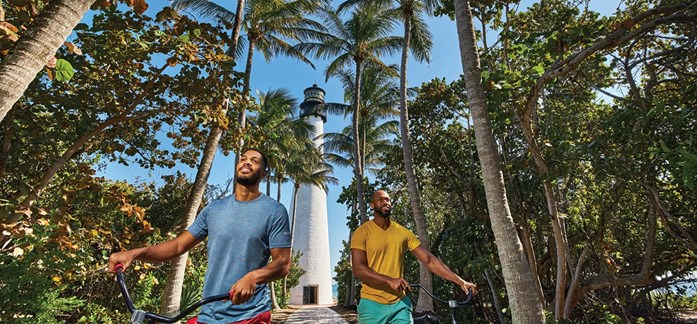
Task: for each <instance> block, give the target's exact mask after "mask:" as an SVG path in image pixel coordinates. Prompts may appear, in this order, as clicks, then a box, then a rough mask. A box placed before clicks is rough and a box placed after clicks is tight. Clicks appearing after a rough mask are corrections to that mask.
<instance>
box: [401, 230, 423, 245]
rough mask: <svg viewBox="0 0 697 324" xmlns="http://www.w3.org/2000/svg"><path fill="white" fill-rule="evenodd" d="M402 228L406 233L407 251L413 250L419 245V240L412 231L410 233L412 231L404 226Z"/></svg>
mask: <svg viewBox="0 0 697 324" xmlns="http://www.w3.org/2000/svg"><path fill="white" fill-rule="evenodd" d="M404 230H405V232H406V233H407V248H408V249H409V251H414V249H416V248H417V247H419V245H421V242H420V241H419V239H418V238H417V237H416V235H414V233H412V231H410V230H408V229H406V228H405V229H404Z"/></svg>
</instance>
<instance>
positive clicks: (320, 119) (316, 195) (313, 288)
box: [290, 84, 334, 305]
mask: <svg viewBox="0 0 697 324" xmlns="http://www.w3.org/2000/svg"><path fill="white" fill-rule="evenodd" d="M304 93H305V100H304V101H303V102H302V103H301V104H300V109H302V114H301V115H300V118H302V119H303V120H304V121H305V122H306V123H308V124H309V125H311V126H313V127H314V134H311V135H310V136H311V137H310V138H312V139H313V141H314V143H315V145H316V146H317V147H318V148H320V149H321V147H322V143H323V140H322V139H321V138H317V135H320V134H323V133H324V123H326V122H327V116H326V115H325V112H324V107H323V105H324V94H325V92H324V90H322V89H321V88H319V87H317V85H316V84H314V85H312V87H310V88H307V89H305V92H304ZM297 202H298V206H297V210H296V215H297V216H296V220H295V231H294V232H295V237H294V238H293V251H294V252H295V251H300V252H302V253H303V255H302V257H301V258H300V267H301V268H303V269H305V271H306V272H305V274H304V275H303V276H302V277H300V283H299V284H298V285H297V286H295V287H294V288H293V289H292V290H291V292H290V304H293V305H302V304H320V305H323V304H324V305H326V304H333V303H334V300H333V298H332V276H331V274H332V272H331V268H330V260H329V229H328V223H327V193H326V192H325V191H324V190H322V189H321V188H319V187H316V186H312V185H308V184H303V185H301V187H300V189H299V190H298V199H297Z"/></svg>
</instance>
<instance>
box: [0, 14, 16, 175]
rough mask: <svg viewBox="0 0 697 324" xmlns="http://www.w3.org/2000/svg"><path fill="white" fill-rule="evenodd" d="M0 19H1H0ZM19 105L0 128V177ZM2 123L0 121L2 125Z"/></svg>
mask: <svg viewBox="0 0 697 324" xmlns="http://www.w3.org/2000/svg"><path fill="white" fill-rule="evenodd" d="M0 21H1V20H0ZM17 109H19V107H15V108H13V109H10V112H9V113H7V116H5V120H3V121H4V122H5V123H4V125H3V130H2V144H0V177H3V176H4V175H5V166H6V165H7V159H8V158H9V157H10V150H11V149H12V138H13V137H14V115H15V112H16V111H17ZM2 124H3V123H0V125H2Z"/></svg>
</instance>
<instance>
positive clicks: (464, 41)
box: [454, 0, 545, 323]
mask: <svg viewBox="0 0 697 324" xmlns="http://www.w3.org/2000/svg"><path fill="white" fill-rule="evenodd" d="M454 5H455V18H456V23H457V31H458V38H459V42H460V57H461V60H462V69H463V73H464V75H465V85H466V88H467V98H468V100H469V103H470V109H471V111H472V119H473V121H474V133H475V138H476V141H477V152H478V153H479V160H480V163H481V168H482V178H483V180H484V189H485V191H486V199H487V206H488V208H489V217H490V218H491V228H492V231H493V232H494V238H495V240H496V247H497V249H498V254H499V259H500V260H501V268H502V272H503V276H504V278H505V280H504V281H505V283H506V290H507V292H508V295H509V302H510V308H511V315H512V318H513V323H544V322H545V317H544V313H543V311H542V304H541V303H540V302H539V299H538V297H537V291H536V289H535V283H534V282H533V280H532V274H531V272H530V266H529V265H528V261H527V259H526V256H525V254H524V253H523V246H522V244H521V242H520V239H519V238H518V234H517V233H516V229H515V224H514V223H513V218H512V217H511V212H510V209H509V207H508V201H507V198H506V188H505V185H504V181H503V173H502V171H501V162H500V159H501V158H500V157H499V155H498V151H497V147H496V142H495V138H494V134H493V130H492V128H491V121H490V120H489V115H488V114H489V112H488V109H487V107H486V102H485V97H484V91H483V89H482V85H481V70H480V65H479V53H478V52H477V48H476V42H475V38H474V37H475V36H474V25H473V23H472V12H471V9H470V2H469V1H468V0H455V2H454Z"/></svg>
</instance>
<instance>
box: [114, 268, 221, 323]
mask: <svg viewBox="0 0 697 324" xmlns="http://www.w3.org/2000/svg"><path fill="white" fill-rule="evenodd" d="M115 270H116V281H117V282H118V284H119V289H121V295H122V296H123V299H124V300H125V301H126V307H127V308H128V311H129V312H131V323H133V324H140V323H143V321H144V320H146V319H148V320H150V321H157V322H162V323H174V322H177V321H179V320H181V319H182V318H184V316H186V315H189V314H190V313H191V312H193V311H195V310H196V309H197V308H199V307H201V306H203V305H205V304H208V303H212V302H215V301H222V300H230V299H231V298H232V296H231V294H221V295H215V296H211V297H206V298H203V299H201V300H199V301H197V302H196V303H194V304H193V305H191V306H189V307H187V308H186V309H184V310H183V311H181V312H180V313H179V314H177V315H176V316H174V317H166V316H162V315H159V314H155V313H151V312H146V311H143V310H140V309H136V307H135V306H134V305H133V299H131V295H130V294H129V293H128V289H127V288H126V280H125V279H124V277H123V265H122V264H117V265H116V267H115Z"/></svg>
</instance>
